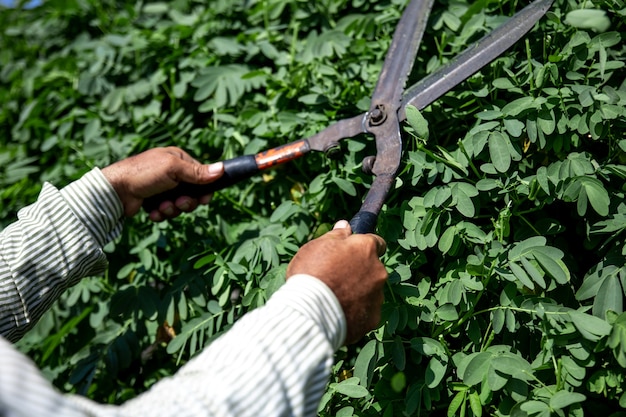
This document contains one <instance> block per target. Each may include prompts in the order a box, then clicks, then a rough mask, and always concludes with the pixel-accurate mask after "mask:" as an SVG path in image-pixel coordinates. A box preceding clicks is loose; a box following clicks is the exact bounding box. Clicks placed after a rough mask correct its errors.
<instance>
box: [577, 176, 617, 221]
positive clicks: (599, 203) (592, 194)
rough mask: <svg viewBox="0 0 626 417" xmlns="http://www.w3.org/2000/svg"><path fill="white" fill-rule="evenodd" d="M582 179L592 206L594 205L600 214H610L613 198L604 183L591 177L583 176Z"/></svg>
mask: <svg viewBox="0 0 626 417" xmlns="http://www.w3.org/2000/svg"><path fill="white" fill-rule="evenodd" d="M580 180H581V182H582V186H583V188H584V190H585V192H586V193H587V197H588V198H589V202H590V203H591V207H593V209H594V210H595V211H596V213H598V214H599V215H600V216H606V215H608V214H609V205H610V204H611V199H610V197H609V193H608V192H607V190H606V189H605V188H604V186H603V185H602V183H601V182H600V181H599V180H597V179H595V178H590V177H582V178H581V179H580Z"/></svg>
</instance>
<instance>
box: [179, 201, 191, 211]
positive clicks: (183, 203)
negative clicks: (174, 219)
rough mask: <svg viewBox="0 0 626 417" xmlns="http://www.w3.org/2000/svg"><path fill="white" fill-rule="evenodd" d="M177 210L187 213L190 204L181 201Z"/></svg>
mask: <svg viewBox="0 0 626 417" xmlns="http://www.w3.org/2000/svg"><path fill="white" fill-rule="evenodd" d="M178 208H179V209H181V210H182V211H189V210H191V203H190V202H189V200H183V201H181V202H180V204H178Z"/></svg>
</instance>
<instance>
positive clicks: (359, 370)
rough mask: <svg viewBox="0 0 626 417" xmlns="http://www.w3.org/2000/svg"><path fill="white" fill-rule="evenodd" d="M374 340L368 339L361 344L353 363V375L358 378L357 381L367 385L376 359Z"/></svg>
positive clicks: (375, 343)
mask: <svg viewBox="0 0 626 417" xmlns="http://www.w3.org/2000/svg"><path fill="white" fill-rule="evenodd" d="M377 344H378V342H377V341H376V340H370V341H369V342H367V343H366V344H365V346H363V348H362V349H361V351H360V352H359V354H358V356H357V357H356V361H355V363H354V372H353V374H354V376H355V377H356V378H358V379H359V383H360V384H361V385H362V386H364V387H366V388H367V387H368V386H369V384H370V381H371V379H372V375H373V374H374V368H375V366H376V362H377V360H378V353H377Z"/></svg>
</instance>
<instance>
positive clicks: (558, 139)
mask: <svg viewBox="0 0 626 417" xmlns="http://www.w3.org/2000/svg"><path fill="white" fill-rule="evenodd" d="M405 3H406V2H405V1H400V0H391V1H385V0H380V1H371V2H367V1H363V0H351V1H348V0H320V1H316V2H310V1H298V0H253V1H245V2H244V1H230V0H212V1H208V2H199V1H192V0H177V1H173V2H170V3H161V2H157V3H142V2H130V1H122V0H118V1H113V0H104V1H90V0H73V1H61V0H48V1H46V2H44V4H43V5H42V6H41V7H37V8H34V9H31V10H19V9H0V28H1V31H0V33H1V35H0V103H2V104H1V106H2V107H1V108H0V141H1V147H0V161H2V163H1V164H0V190H1V191H0V193H1V195H2V201H3V204H2V206H1V207H0V216H1V217H0V218H1V220H0V222H1V223H0V224H2V225H3V226H6V225H7V224H9V223H10V222H12V221H13V220H14V218H15V212H16V211H17V210H18V209H19V208H20V207H22V206H24V205H26V204H28V203H30V202H32V201H34V199H35V198H36V196H37V193H38V191H39V189H40V186H41V183H42V181H51V182H53V183H55V184H56V185H59V186H61V185H64V184H66V183H67V182H69V181H70V180H73V179H75V178H78V177H79V176H80V175H81V174H82V173H84V172H86V171H87V170H89V169H90V168H91V167H93V166H103V165H106V164H108V163H110V162H112V161H115V160H117V159H120V158H123V157H126V156H128V155H130V154H133V153H137V152H140V151H142V150H145V149H148V148H151V147H155V146H168V145H176V146H180V147H183V148H185V149H187V150H188V151H189V152H190V153H192V154H194V155H195V156H196V157H197V158H199V159H201V160H206V161H209V160H210V161H213V160H218V159H224V158H230V157H234V156H238V155H241V154H245V153H248V154H249V153H255V152H258V151H260V150H263V149H266V148H269V147H273V146H277V145H280V144H283V143H286V142H289V141H292V140H296V139H299V138H301V137H306V136H309V135H311V134H314V133H316V132H318V131H319V130H321V129H322V128H324V127H326V126H327V125H329V124H330V123H332V122H333V121H335V120H338V119H340V118H343V117H348V116H353V115H356V114H358V113H360V112H362V111H364V110H366V109H367V108H368V106H369V97H370V95H371V92H372V91H373V89H374V86H375V83H376V80H377V77H378V73H379V71H380V68H381V63H382V59H383V58H384V54H385V52H386V50H387V47H388V45H389V42H390V39H391V36H392V34H393V31H394V28H395V24H396V22H397V20H398V18H399V16H400V14H401V12H402V10H403V7H404V5H405ZM522 6H523V5H522V4H518V2H506V1H486V0H483V1H478V2H473V3H469V2H467V1H465V0H459V1H454V2H448V1H443V2H438V3H437V4H436V5H435V9H434V10H433V13H432V15H431V19H430V23H429V26H428V29H427V32H426V34H425V36H424V41H423V45H422V47H421V49H420V53H419V56H418V58H417V61H416V64H415V69H414V71H413V74H412V76H411V82H413V81H417V80H418V79H420V78H421V77H423V76H425V75H427V74H429V73H432V72H433V71H435V70H436V69H437V68H438V67H439V66H441V65H443V64H444V63H446V62H447V61H448V60H449V59H451V58H452V57H453V56H455V55H456V54H457V53H459V52H460V51H461V50H463V49H464V48H465V47H466V46H467V45H468V44H470V43H471V42H472V41H474V40H476V39H477V38H479V37H480V36H482V35H483V34H484V33H485V32H486V31H489V30H491V29H493V28H494V27H497V26H498V25H499V24H500V23H501V22H502V21H503V16H505V15H511V14H513V13H514V11H515V10H519V9H520V8H521V7H522ZM625 15H626V5H625V4H624V1H623V0H594V1H585V2H581V3H577V2H575V1H564V0H562V1H557V3H556V4H555V5H554V6H553V7H552V9H551V11H550V12H549V13H548V15H547V16H546V17H545V18H544V19H542V21H541V22H540V23H539V24H538V25H537V27H536V28H535V29H534V30H533V31H532V32H531V33H530V34H529V35H528V36H527V37H526V38H524V39H523V40H521V41H520V42H518V43H517V44H516V45H515V46H514V47H513V48H511V50H509V51H508V52H506V53H505V54H503V55H502V56H501V57H500V58H498V59H497V60H496V61H494V62H493V63H492V64H490V65H488V66H487V67H486V68H484V69H483V70H482V71H481V72H480V73H478V74H476V75H475V76H473V77H471V78H470V79H469V80H467V81H466V82H464V83H463V84H461V85H460V86H458V87H457V88H455V89H454V90H453V91H451V92H450V93H449V94H447V95H446V96H445V97H442V98H441V99H440V100H438V101H437V102H436V103H434V104H433V105H431V106H430V107H428V108H427V109H425V110H424V111H423V112H422V113H421V114H420V113H418V112H415V111H413V112H411V111H409V114H410V116H411V117H410V119H411V122H412V123H407V124H406V125H405V130H406V132H405V152H404V158H403V165H402V167H401V172H400V173H399V176H398V179H397V181H396V186H395V188H394V189H393V190H392V192H391V194H390V195H389V198H388V200H387V204H386V205H385V207H384V208H383V212H382V214H381V218H380V220H379V227H378V232H379V233H380V234H381V235H382V236H383V237H384V238H385V239H386V240H387V243H388V251H387V254H386V255H385V256H384V262H385V264H386V266H387V267H388V270H389V272H390V277H389V283H388V285H387V287H386V302H385V305H384V308H383V322H382V324H381V326H380V327H379V328H378V329H377V330H375V331H374V332H372V333H371V334H370V335H368V337H367V338H365V339H364V340H363V341H362V343H361V344H359V345H357V346H350V347H348V348H343V349H342V350H341V351H340V352H338V354H337V360H336V364H335V366H334V368H333V375H332V377H331V382H330V384H329V386H328V389H327V392H326V394H325V395H324V397H323V400H322V403H321V405H320V414H321V415H322V416H331V415H332V416H342V417H346V416H350V415H361V416H364V415H383V416H397V415H442V414H446V413H447V414H448V415H462V416H463V415H472V414H473V415H475V416H481V415H500V416H524V415H528V416H549V415H560V416H565V415H572V416H579V415H583V413H587V414H589V415H601V414H602V415H607V416H608V415H615V416H618V415H625V414H626V380H625V379H626V378H625V377H624V375H625V372H624V369H625V368H626V313H624V308H623V300H624V294H626V261H625V255H626V233H625V232H624V229H625V228H626V203H625V202H624V192H625V190H626V187H625V186H624V180H625V178H626V139H625V137H624V133H623V132H624V128H625V127H626V83H625V81H624V78H625V77H624V74H625V72H624V64H625V52H626V47H625V46H624V42H623V40H624V39H623V38H624V34H625V33H626V29H625ZM420 117H422V118H423V119H424V121H425V122H426V123H427V124H428V130H427V131H424V121H422V122H421V123H420V120H421V119H420ZM411 125H412V126H411ZM428 132H429V134H425V133H428ZM374 149H375V148H374V143H373V141H372V139H371V138H366V137H359V138H355V139H353V140H348V141H346V142H345V143H344V146H343V152H342V153H341V154H340V156H339V157H338V158H336V159H326V158H324V157H323V155H309V156H307V157H306V158H303V159H301V160H299V161H296V162H293V163H290V164H288V165H285V166H282V167H280V168H278V169H276V170H274V171H271V172H268V173H265V174H263V175H260V176H258V177H255V178H253V179H251V180H250V181H247V182H245V183H241V184H239V185H237V186H234V187H231V188H229V189H226V190H223V191H221V192H219V193H216V195H215V198H214V200H213V202H212V203H211V205H210V206H209V207H208V208H202V209H199V210H198V211H196V212H195V213H193V214H189V215H185V216H182V217H180V218H178V219H176V220H174V221H171V222H169V223H164V224H151V223H149V222H148V221H147V218H146V216H145V215H144V214H142V215H139V216H137V217H136V218H133V219H128V220H127V221H126V227H125V231H124V233H123V235H122V236H121V238H120V239H119V240H118V241H116V242H115V243H112V244H110V245H109V246H107V248H106V250H107V252H109V253H111V256H110V268H109V271H108V273H107V274H106V276H104V277H93V278H88V279H85V280H84V281H82V282H81V283H80V284H78V285H77V286H76V287H75V288H73V289H71V290H69V291H68V292H67V293H66V294H64V295H63V297H62V299H61V300H60V301H59V302H58V303H57V304H56V305H55V307H54V308H53V309H52V311H51V312H50V313H49V314H48V315H46V316H45V317H44V318H43V319H42V321H41V322H40V323H39V325H38V326H37V327H36V328H35V329H34V331H32V332H31V333H30V334H29V335H28V336H27V337H26V338H25V339H23V340H22V341H21V342H20V343H19V347H20V349H22V350H23V351H24V352H26V353H28V355H29V356H31V357H33V358H34V359H35V360H36V361H37V363H38V364H39V366H40V367H41V368H42V369H43V370H44V372H45V373H46V375H47V376H48V377H49V378H50V379H51V380H52V381H53V382H54V384H56V385H57V386H58V387H59V388H60V389H61V390H63V391H66V392H78V393H81V394H86V395H89V396H90V397H92V398H94V399H96V400H99V401H104V402H108V403H119V402H122V401H124V400H127V399H129V398H132V397H134V396H136V395H138V394H139V393H141V392H142V391H144V390H145V389H146V388H147V387H149V386H150V385H151V384H152V383H154V382H155V381H156V380H158V379H160V378H162V377H164V376H167V375H170V374H172V373H174V372H175V371H176V369H177V368H178V367H179V366H180V365H181V364H182V363H184V362H186V361H187V360H188V359H189V358H190V357H191V356H193V355H194V354H195V353H197V352H198V351H199V350H200V349H201V348H202V346H204V345H206V344H207V343H208V342H209V341H210V340H211V339H212V338H214V337H216V336H217V335H219V334H220V333H222V332H224V331H226V330H227V329H228V328H229V326H230V325H231V324H232V323H233V322H234V321H235V320H236V319H237V318H238V317H239V316H241V315H242V314H244V313H245V312H246V311H249V310H250V309H253V308H255V307H257V306H259V305H262V304H263V303H264V302H265V300H266V299H267V298H268V297H269V296H270V295H271V294H272V292H274V291H275V290H276V289H277V288H278V287H279V286H280V285H281V284H282V282H283V280H284V277H283V273H284V270H285V266H286V263H287V262H288V261H289V259H290V258H291V257H292V256H293V254H294V253H295V251H296V250H297V248H298V247H299V246H300V245H301V244H303V243H304V242H306V241H308V240H309V239H311V238H313V237H314V236H317V235H319V234H321V233H323V232H324V231H326V230H328V229H329V227H330V225H331V224H332V222H334V221H335V220H337V219H341V218H350V217H351V216H352V215H353V214H354V213H355V212H356V211H357V210H358V208H359V206H360V199H361V197H362V196H363V195H364V194H365V192H366V190H367V184H369V183H370V181H371V178H370V177H369V176H367V175H365V174H363V173H362V172H361V168H360V165H361V161H362V159H363V157H364V156H366V155H369V154H371V153H373V152H374ZM113 254H114V255H113ZM174 335H175V337H173V336H174ZM172 337H173V338H172ZM618 410H622V411H621V412H619V411H618ZM611 413H614V414H611Z"/></svg>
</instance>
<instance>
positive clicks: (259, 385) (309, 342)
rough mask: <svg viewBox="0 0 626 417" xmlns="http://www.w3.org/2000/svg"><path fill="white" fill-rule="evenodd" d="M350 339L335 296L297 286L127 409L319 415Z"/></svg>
mask: <svg viewBox="0 0 626 417" xmlns="http://www.w3.org/2000/svg"><path fill="white" fill-rule="evenodd" d="M345 334H346V329H345V319H344V317H343V312H342V310H341V307H340V305H339V303H338V302H337V300H336V298H335V297H334V295H333V294H332V292H331V291H330V290H329V289H328V287H326V286H325V285H324V284H323V283H322V282H321V281H318V280H317V279H315V278H312V277H308V276H297V277H293V278H292V279H290V280H289V281H288V282H287V284H285V286H284V287H283V288H281V290H280V291H278V292H276V293H275V294H274V296H273V297H272V299H270V300H269V302H268V303H267V305H266V306H264V307H262V308H259V309H258V310H255V311H253V312H251V313H249V314H247V315H246V316H244V317H243V318H241V319H240V320H239V321H238V322H237V323H236V324H235V325H234V326H233V328H232V329H231V330H230V331H228V332H227V333H226V334H224V335H223V336H222V337H220V338H219V339H217V340H216V341H215V342H213V343H212V344H211V345H210V346H208V347H207V348H205V349H204V351H203V352H202V353H201V354H199V355H198V356H197V357H196V358H194V359H193V360H192V361H190V362H189V363H188V364H187V365H186V366H184V367H183V368H182V369H181V370H180V371H179V372H177V373H176V375H174V376H173V377H171V378H168V379H166V380H163V381H161V382H159V383H158V384H156V385H155V386H154V387H153V388H152V389H151V390H150V391H149V392H148V393H146V394H144V395H142V396H140V397H139V398H137V399H135V400H133V401H131V402H129V403H127V404H125V405H124V406H123V407H122V411H123V412H122V414H123V415H124V416H136V415H137V416H138V415H148V414H150V415H151V416H164V417H165V416H176V415H179V414H184V415H190V416H195V415H197V416H201V415H202V416H205V415H207V416H208V415H211V416H213V415H215V416H238V417H241V416H254V417H260V416H313V415H315V413H316V411H317V407H318V405H319V401H320V399H321V396H322V394H323V392H324V389H325V387H326V384H327V382H328V377H329V374H330V367H331V365H332V360H333V355H334V352H335V350H336V349H337V348H338V347H339V346H341V345H342V343H343V341H344V338H345Z"/></svg>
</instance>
